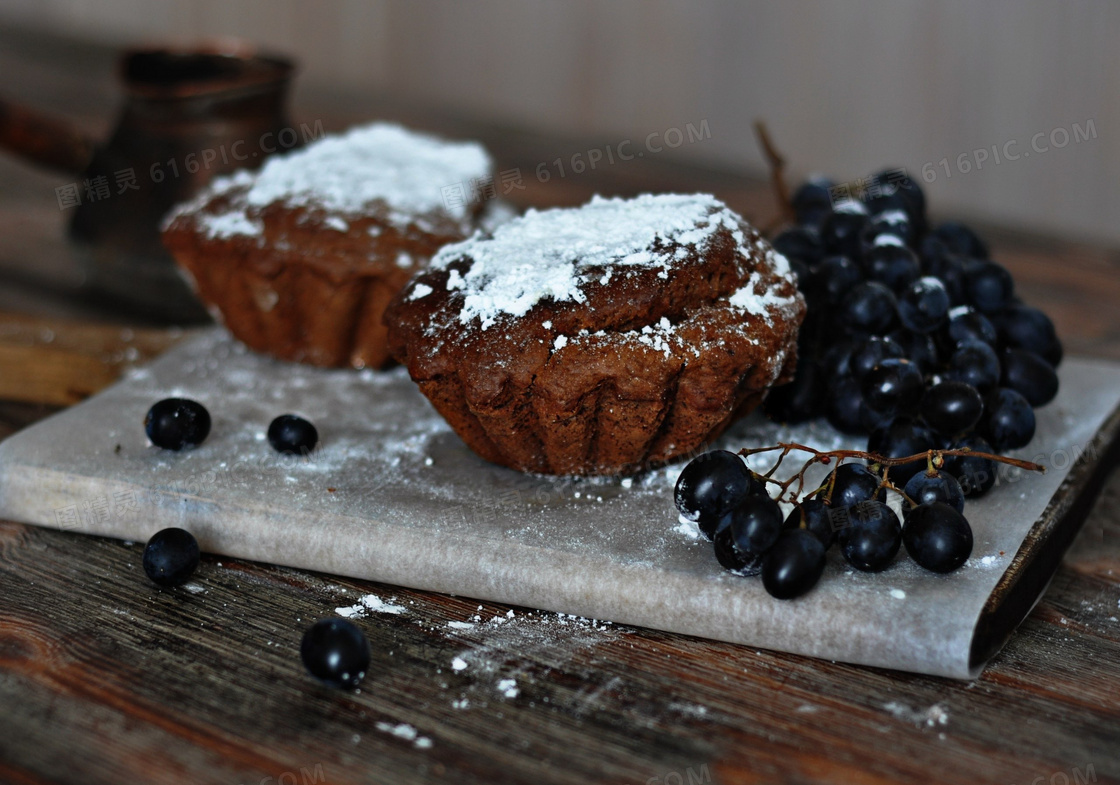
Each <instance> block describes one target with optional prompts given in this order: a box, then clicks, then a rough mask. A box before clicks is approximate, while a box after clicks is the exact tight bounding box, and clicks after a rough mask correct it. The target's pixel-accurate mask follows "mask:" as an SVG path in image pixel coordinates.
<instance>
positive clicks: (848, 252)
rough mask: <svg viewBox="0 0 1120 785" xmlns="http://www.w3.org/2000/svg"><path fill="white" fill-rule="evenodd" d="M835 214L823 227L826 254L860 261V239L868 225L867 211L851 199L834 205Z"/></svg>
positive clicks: (822, 237) (830, 216) (829, 217)
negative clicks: (865, 225)
mask: <svg viewBox="0 0 1120 785" xmlns="http://www.w3.org/2000/svg"><path fill="white" fill-rule="evenodd" d="M832 210H833V212H832V214H831V215H829V216H828V217H827V218H826V219H825V222H824V226H822V227H821V239H822V240H824V248H825V252H826V253H829V254H839V255H840V256H847V257H849V258H851V259H859V255H860V253H861V251H862V249H861V246H860V237H861V234H862V232H863V227H864V224H866V223H867V210H866V209H865V208H864V207H863V205H861V204H860V203H859V202H856V201H853V200H851V199H849V200H846V201H843V202H838V203H836V204H835V205H833V208H832Z"/></svg>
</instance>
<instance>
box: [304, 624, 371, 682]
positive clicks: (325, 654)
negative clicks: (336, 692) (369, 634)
mask: <svg viewBox="0 0 1120 785" xmlns="http://www.w3.org/2000/svg"><path fill="white" fill-rule="evenodd" d="M299 654H300V658H301V659H302V660H303V666H304V667H305V668H307V672H308V673H310V674H311V675H312V676H314V677H315V678H316V679H318V680H319V681H321V682H323V683H324V684H326V685H327V686H328V687H336V688H339V689H345V688H353V687H357V686H358V684H359V683H361V681H362V679H363V678H365V675H366V671H367V670H369V657H370V651H369V641H368V640H366V636H365V635H364V634H363V633H362V631H361V630H360V629H358V627H357V626H356V625H355V624H354V623H353V622H349V621H347V620H346V619H322V620H320V621H317V622H315V623H314V624H312V625H311V626H310V627H308V629H307V632H305V633H304V634H303V640H302V641H301V643H300V647H299Z"/></svg>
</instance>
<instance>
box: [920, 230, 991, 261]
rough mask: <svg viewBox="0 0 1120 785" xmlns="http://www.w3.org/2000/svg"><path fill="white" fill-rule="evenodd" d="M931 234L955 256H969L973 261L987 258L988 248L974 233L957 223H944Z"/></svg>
mask: <svg viewBox="0 0 1120 785" xmlns="http://www.w3.org/2000/svg"><path fill="white" fill-rule="evenodd" d="M931 234H932V235H933V236H934V237H936V238H937V239H938V240H940V241H941V242H943V243H944V244H945V246H946V247H947V248H948V249H949V250H950V251H952V252H953V253H955V254H960V255H962V256H971V257H973V258H975V259H987V258H988V246H986V245H985V244H984V241H983V240H981V239H980V238H979V237H978V236H977V235H976V232H974V231H972V230H971V229H969V228H968V227H967V226H965V225H964V224H962V223H960V222H958V221H946V222H945V223H943V224H940V225H939V226H937V227H935V228H934V229H933V231H932V232H931Z"/></svg>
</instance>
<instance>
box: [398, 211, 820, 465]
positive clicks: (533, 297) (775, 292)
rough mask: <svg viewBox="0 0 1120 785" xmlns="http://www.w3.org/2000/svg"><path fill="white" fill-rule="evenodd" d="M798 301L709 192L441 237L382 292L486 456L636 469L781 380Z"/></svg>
mask: <svg viewBox="0 0 1120 785" xmlns="http://www.w3.org/2000/svg"><path fill="white" fill-rule="evenodd" d="M804 313H805V304H804V301H803V300H802V298H801V296H800V294H799V293H798V292H797V287H796V285H795V283H794V281H793V279H792V276H791V274H790V270H789V265H788V263H787V262H786V260H785V258H784V257H782V256H781V255H780V254H777V253H776V252H774V250H773V249H772V248H770V246H769V245H768V244H767V243H766V241H765V240H764V239H763V238H762V236H761V235H760V234H759V233H758V232H757V231H756V230H755V229H754V228H752V227H751V226H750V225H749V224H747V223H746V222H745V221H744V220H743V219H742V218H740V217H739V216H738V215H736V214H735V213H734V212H732V211H731V210H730V209H729V208H728V207H727V206H726V205H724V204H723V203H722V202H720V201H719V200H717V199H715V198H714V197H712V196H708V195H703V194H699V195H675V194H664V195H644V196H639V197H637V198H634V199H629V200H624V199H602V198H598V197H597V198H595V199H593V200H592V201H591V202H590V203H589V204H587V205H584V206H583V207H579V208H572V209H554V210H545V211H539V212H538V211H529V213H527V214H526V215H524V216H523V217H521V218H518V219H515V220H513V221H511V222H509V223H507V224H504V225H502V226H500V227H498V228H497V229H495V230H494V231H493V233H492V234H487V233H478V234H476V235H475V236H474V237H472V238H470V239H468V240H466V241H464V242H460V243H456V244H453V245H449V246H446V247H445V248H443V249H442V250H441V251H440V252H439V253H438V254H436V256H435V257H434V258H433V259H432V262H431V265H430V267H429V269H428V270H427V271H426V272H423V273H422V274H420V275H418V276H417V277H415V278H413V279H412V281H410V282H409V284H408V285H407V286H406V287H405V288H404V289H403V290H402V291H401V292H400V293H399V294H398V295H397V297H396V298H395V299H394V300H393V302H392V303H390V305H389V308H388V310H387V311H386V317H385V322H386V325H387V326H388V328H389V347H390V351H391V352H392V353H393V356H394V357H395V358H396V359H397V360H398V361H399V362H401V363H402V364H404V365H406V366H407V367H408V370H409V373H410V374H411V375H412V378H413V379H414V380H415V381H416V382H417V383H418V384H419V386H420V389H421V390H422V391H423V393H424V394H425V395H426V396H427V397H428V399H429V400H430V401H431V402H432V404H433V405H434V406H435V407H436V409H437V410H438V411H439V412H440V414H442V415H443V416H444V417H445V418H446V419H447V421H448V422H449V423H450V424H451V426H452V427H453V428H454V429H455V431H456V432H457V433H458V434H459V435H460V436H461V437H462V438H463V440H464V441H465V442H466V443H467V444H468V445H469V446H470V447H471V448H472V449H473V450H474V451H475V452H476V453H478V454H479V455H481V456H482V457H483V458H485V459H487V460H489V461H493V462H495V463H499V464H502V465H505V466H509V467H511V468H514V469H519V470H521V471H527V472H539V473H546V474H560V475H588V474H620V473H633V472H635V471H638V470H640V469H642V468H645V467H648V466H652V465H655V464H659V463H664V462H666V461H669V460H671V459H673V458H675V457H677V456H680V455H683V454H687V453H690V452H694V451H696V450H698V449H699V448H700V447H701V445H703V444H705V443H706V442H708V441H710V440H711V439H712V438H714V437H715V436H716V435H718V434H719V433H720V432H721V431H722V430H723V429H724V428H725V427H727V425H728V424H729V423H730V422H732V421H733V420H734V419H736V418H737V417H740V416H742V415H743V414H746V413H747V412H749V411H750V410H751V409H753V408H754V407H755V406H756V405H758V404H759V403H760V402H761V400H762V398H763V397H764V395H765V394H766V391H767V390H768V389H769V388H770V387H771V386H773V385H774V384H777V383H782V382H785V381H788V379H789V378H790V377H791V376H792V372H793V368H794V365H795V363H796V347H797V329H798V326H799V325H800V323H801V320H802V318H803V316H804Z"/></svg>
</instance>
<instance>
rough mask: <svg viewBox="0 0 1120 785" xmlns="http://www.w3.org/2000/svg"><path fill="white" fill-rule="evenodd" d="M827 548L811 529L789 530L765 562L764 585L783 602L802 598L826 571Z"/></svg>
mask: <svg viewBox="0 0 1120 785" xmlns="http://www.w3.org/2000/svg"><path fill="white" fill-rule="evenodd" d="M824 565H825V548H824V545H822V544H821V541H820V540H818V539H817V538H816V537H815V536H814V535H813V533H812V532H810V531H808V530H807V529H793V530H790V531H785V532H783V533H782V535H781V536H780V537H779V538H778V541H777V542H776V543H774V547H773V548H771V549H770V552H769V553H768V554H766V558H765V560H764V561H763V562H762V585H763V587H765V589H766V591H767V592H769V593H770V596H772V597H776V598H777V599H779V600H792V599H793V598H794V597H800V596H801V595H802V594H805V593H806V592H807V591H809V590H810V589H812V588H813V587H814V586H816V585H817V581H819V580H820V579H821V573H823V572H824Z"/></svg>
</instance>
